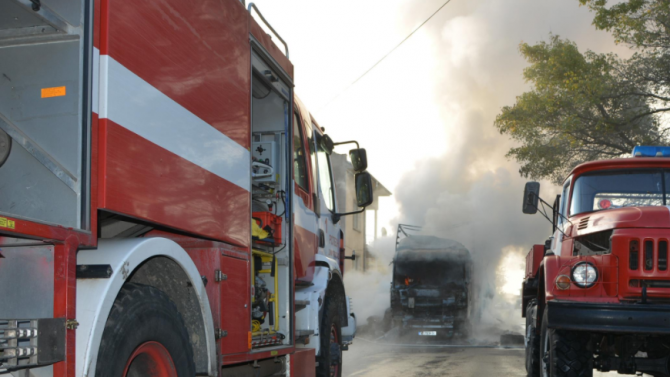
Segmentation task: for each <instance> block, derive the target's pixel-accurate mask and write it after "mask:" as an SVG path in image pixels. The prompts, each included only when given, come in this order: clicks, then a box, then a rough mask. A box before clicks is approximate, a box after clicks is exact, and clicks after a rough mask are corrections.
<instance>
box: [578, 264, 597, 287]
mask: <svg viewBox="0 0 670 377" xmlns="http://www.w3.org/2000/svg"><path fill="white" fill-rule="evenodd" d="M596 280H598V270H596V268H595V267H593V265H592V264H591V263H588V262H581V263H577V264H576V265H575V267H574V268H573V269H572V282H573V283H575V284H577V286H578V287H581V288H588V287H590V286H592V285H593V284H594V283H595V282H596Z"/></svg>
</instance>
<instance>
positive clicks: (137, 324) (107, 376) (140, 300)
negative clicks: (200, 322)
mask: <svg viewBox="0 0 670 377" xmlns="http://www.w3.org/2000/svg"><path fill="white" fill-rule="evenodd" d="M146 344H153V345H156V344H159V345H160V346H162V347H163V349H164V350H167V352H168V353H169V356H170V357H171V359H172V363H173V365H174V369H175V371H176V373H177V376H179V377H193V376H195V363H194V361H193V349H192V347H191V343H190V341H189V336H188V332H187V331H186V326H185V324H184V319H183V318H182V317H181V315H180V314H179V312H178V311H177V307H176V306H175V304H174V303H173V302H172V300H170V298H169V297H168V296H167V295H166V294H165V293H164V292H162V291H160V290H158V289H156V288H154V287H150V286H147V285H142V284H133V283H128V284H126V285H125V286H124V287H123V288H122V289H121V292H119V295H118V297H117V298H116V301H115V302H114V306H113V307H112V311H111V313H110V314H109V318H108V319H107V323H106V324H105V330H104V332H103V334H102V341H101V343H100V350H99V352H98V361H97V366H96V372H95V376H96V377H124V370H125V368H126V364H127V363H128V362H129V359H130V358H131V356H133V355H134V354H136V350H140V349H141V348H140V346H143V345H146ZM135 360H138V361H137V362H133V363H132V365H131V366H130V368H129V371H128V374H127V376H128V377H131V376H135V375H137V376H148V375H149V374H147V373H146V371H144V370H143V369H146V366H144V367H143V366H142V363H143V360H141V358H139V357H138V358H137V359H135ZM159 375H160V374H159Z"/></svg>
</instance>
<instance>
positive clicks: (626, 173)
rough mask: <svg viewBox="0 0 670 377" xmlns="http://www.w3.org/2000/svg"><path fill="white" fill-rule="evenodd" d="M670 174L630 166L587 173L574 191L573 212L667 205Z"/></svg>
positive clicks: (580, 177) (576, 183) (579, 180)
mask: <svg viewBox="0 0 670 377" xmlns="http://www.w3.org/2000/svg"><path fill="white" fill-rule="evenodd" d="M668 178H670V174H669V173H668V172H666V171H661V170H648V169H626V170H609V171H602V172H597V173H590V174H584V175H581V176H579V177H578V178H577V180H576V181H575V184H574V188H573V191H572V201H571V203H570V215H571V216H574V215H578V214H580V213H585V212H593V211H602V210H606V209H615V208H623V207H647V206H663V205H665V204H666V193H667V187H668V181H667V179H668Z"/></svg>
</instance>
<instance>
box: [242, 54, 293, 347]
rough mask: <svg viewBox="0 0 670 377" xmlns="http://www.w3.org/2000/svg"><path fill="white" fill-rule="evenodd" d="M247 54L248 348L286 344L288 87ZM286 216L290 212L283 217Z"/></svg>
mask: <svg viewBox="0 0 670 377" xmlns="http://www.w3.org/2000/svg"><path fill="white" fill-rule="evenodd" d="M262 56H263V55H262V54H261V53H260V52H259V53H257V52H256V51H254V52H253V53H252V71H253V74H252V140H251V155H252V161H251V165H252V166H251V171H252V244H253V248H252V258H251V272H252V273H251V331H252V348H261V347H271V346H280V345H288V344H291V342H292V339H291V336H290V334H292V328H291V326H292V321H291V318H292V315H291V313H292V310H293V308H292V307H291V305H290V303H291V299H290V298H291V296H292V292H291V288H292V286H291V284H290V283H291V281H292V276H291V268H290V267H291V260H292V258H291V253H292V248H291V247H290V246H289V245H288V240H290V239H291V238H290V229H289V225H290V220H289V219H290V218H289V217H287V210H286V209H287V207H289V208H290V206H289V200H290V195H289V193H290V190H289V187H290V186H289V182H290V181H289V178H290V177H289V176H288V173H290V171H291V170H290V168H289V166H290V165H289V162H288V161H289V160H288V158H287V156H288V155H287V152H288V148H287V145H288V135H289V134H288V130H289V123H288V121H289V119H290V118H289V114H290V108H291V107H290V106H291V101H290V92H291V89H290V86H289V85H287V84H286V82H285V81H284V80H282V79H281V74H280V73H279V72H278V69H277V68H273V67H272V65H271V63H270V62H268V60H264V59H263V58H262ZM288 213H290V211H288Z"/></svg>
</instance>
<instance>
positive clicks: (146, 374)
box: [123, 342, 177, 377]
mask: <svg viewBox="0 0 670 377" xmlns="http://www.w3.org/2000/svg"><path fill="white" fill-rule="evenodd" d="M123 376H124V377H177V371H176V370H175V366H174V362H173V361H172V356H170V352H168V350H167V349H165V347H163V345H162V344H160V343H158V342H146V343H143V344H141V345H140V346H139V347H137V349H135V352H133V354H132V355H130V357H129V358H128V362H127V363H126V367H125V369H124V370H123Z"/></svg>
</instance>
